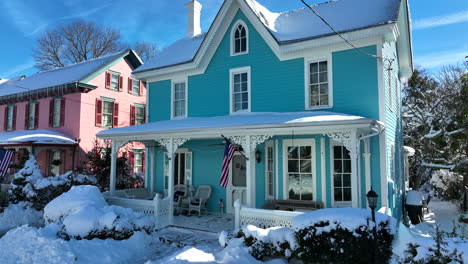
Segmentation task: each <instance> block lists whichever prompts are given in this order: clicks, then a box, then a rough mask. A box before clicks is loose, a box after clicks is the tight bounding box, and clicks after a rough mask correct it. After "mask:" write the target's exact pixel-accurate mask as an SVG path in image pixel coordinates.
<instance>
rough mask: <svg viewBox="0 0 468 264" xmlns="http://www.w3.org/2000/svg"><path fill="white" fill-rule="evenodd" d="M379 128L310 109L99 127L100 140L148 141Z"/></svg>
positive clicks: (376, 124) (361, 119)
mask: <svg viewBox="0 0 468 264" xmlns="http://www.w3.org/2000/svg"><path fill="white" fill-rule="evenodd" d="M355 128H356V129H366V130H369V131H372V130H378V129H381V128H383V124H381V123H380V122H378V121H376V120H374V119H369V118H364V117H361V116H354V115H348V114H342V113H334V112H326V111H310V112H282V113H278V112H256V113H242V114H233V115H227V116H213V117H190V118H186V119H177V120H167V121H158V122H152V123H147V124H142V125H137V126H129V127H122V128H113V129H108V130H103V131H101V132H99V133H98V134H97V136H98V137H99V138H102V139H128V140H145V139H148V140H151V138H153V137H155V136H156V137H175V136H180V135H184V136H190V138H193V139H194V138H218V137H220V135H221V134H223V133H224V134H250V133H258V132H262V131H265V129H268V131H269V132H272V133H274V134H275V135H281V134H290V133H291V131H292V130H294V131H295V132H298V133H300V132H302V131H303V132H304V133H310V132H317V133H320V132H323V131H331V130H340V129H355Z"/></svg>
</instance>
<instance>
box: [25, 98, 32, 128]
mask: <svg viewBox="0 0 468 264" xmlns="http://www.w3.org/2000/svg"><path fill="white" fill-rule="evenodd" d="M30 107H31V103H27V104H26V107H25V111H24V129H29V108H30Z"/></svg>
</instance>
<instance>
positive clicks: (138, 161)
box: [133, 151, 143, 172]
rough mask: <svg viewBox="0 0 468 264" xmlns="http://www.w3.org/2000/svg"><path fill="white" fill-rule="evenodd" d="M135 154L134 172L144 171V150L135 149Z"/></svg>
mask: <svg viewBox="0 0 468 264" xmlns="http://www.w3.org/2000/svg"><path fill="white" fill-rule="evenodd" d="M133 155H134V156H133V172H143V152H142V151H135V152H134V154H133Z"/></svg>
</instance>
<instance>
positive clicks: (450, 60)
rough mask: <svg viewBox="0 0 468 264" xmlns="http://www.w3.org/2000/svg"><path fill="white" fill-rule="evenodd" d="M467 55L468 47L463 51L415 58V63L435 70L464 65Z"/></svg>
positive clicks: (443, 52)
mask: <svg viewBox="0 0 468 264" xmlns="http://www.w3.org/2000/svg"><path fill="white" fill-rule="evenodd" d="M467 55H468V47H464V48H463V49H458V50H451V51H442V52H434V53H429V54H425V55H422V56H418V57H415V59H414V61H415V64H416V65H420V66H422V67H424V68H426V69H434V68H438V67H442V66H448V65H451V64H457V63H462V62H463V61H464V59H465V56H467Z"/></svg>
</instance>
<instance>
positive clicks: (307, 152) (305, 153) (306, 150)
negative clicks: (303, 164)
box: [300, 146, 312, 159]
mask: <svg viewBox="0 0 468 264" xmlns="http://www.w3.org/2000/svg"><path fill="white" fill-rule="evenodd" d="M311 149H312V148H311V147H310V146H305V147H301V148H300V152H301V159H310V157H311Z"/></svg>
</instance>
